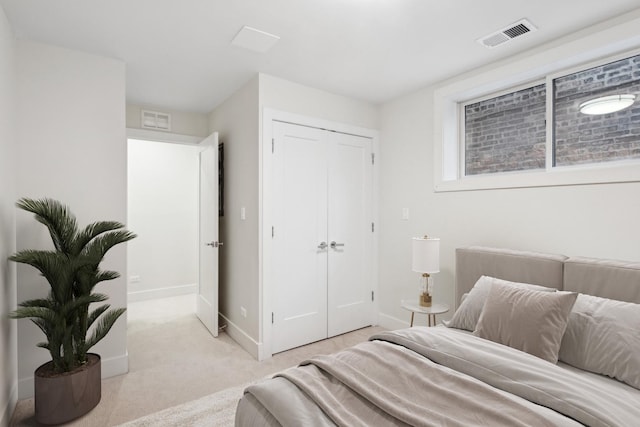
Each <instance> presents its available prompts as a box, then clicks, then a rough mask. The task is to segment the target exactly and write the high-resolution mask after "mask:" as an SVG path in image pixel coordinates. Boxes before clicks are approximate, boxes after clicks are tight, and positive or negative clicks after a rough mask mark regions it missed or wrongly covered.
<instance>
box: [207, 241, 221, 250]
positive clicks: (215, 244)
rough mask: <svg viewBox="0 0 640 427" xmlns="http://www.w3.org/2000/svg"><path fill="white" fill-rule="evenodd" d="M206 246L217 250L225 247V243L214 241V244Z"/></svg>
mask: <svg viewBox="0 0 640 427" xmlns="http://www.w3.org/2000/svg"><path fill="white" fill-rule="evenodd" d="M205 245H207V246H211V247H212V248H217V247H220V246H222V245H224V243H222V242H217V241H213V242H209V243H205Z"/></svg>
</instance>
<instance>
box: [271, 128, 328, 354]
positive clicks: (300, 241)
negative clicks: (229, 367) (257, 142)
mask: <svg viewBox="0 0 640 427" xmlns="http://www.w3.org/2000/svg"><path fill="white" fill-rule="evenodd" d="M273 132H274V141H275V142H274V149H273V154H272V155H273V161H272V164H273V193H272V194H273V204H272V205H273V206H274V228H273V233H272V234H273V258H272V262H273V264H272V266H273V270H272V271H273V276H272V278H273V280H272V283H273V287H274V295H275V298H274V301H273V304H272V307H273V314H272V322H273V328H272V346H271V351H272V352H273V353H277V352H280V351H283V350H287V349H290V348H293V347H297V346H300V345H304V344H307V343H310V342H313V341H318V340H321V339H324V338H326V337H327V251H328V242H327V210H326V203H327V184H326V157H327V145H326V143H325V142H324V140H323V137H324V135H323V134H324V132H323V131H321V130H319V129H314V128H309V127H305V126H297V125H291V124H287V123H281V122H273ZM323 243H324V244H323Z"/></svg>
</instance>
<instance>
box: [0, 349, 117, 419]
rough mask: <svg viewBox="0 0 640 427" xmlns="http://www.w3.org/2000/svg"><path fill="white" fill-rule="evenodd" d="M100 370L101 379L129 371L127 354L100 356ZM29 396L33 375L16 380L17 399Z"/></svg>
mask: <svg viewBox="0 0 640 427" xmlns="http://www.w3.org/2000/svg"><path fill="white" fill-rule="evenodd" d="M100 371H101V376H102V378H103V379H104V378H110V377H115V376H117V375H122V374H126V373H127V372H129V354H128V353H125V354H123V355H121V356H116V357H110V358H108V359H106V358H102V361H101V366H100ZM31 397H33V376H29V377H26V378H22V379H21V380H19V381H18V399H28V398H31ZM14 406H15V405H14ZM1 425H2V424H0V426H1Z"/></svg>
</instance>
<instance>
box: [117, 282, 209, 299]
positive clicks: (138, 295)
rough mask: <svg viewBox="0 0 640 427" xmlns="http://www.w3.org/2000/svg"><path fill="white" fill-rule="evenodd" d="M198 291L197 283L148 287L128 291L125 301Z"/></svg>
mask: <svg viewBox="0 0 640 427" xmlns="http://www.w3.org/2000/svg"><path fill="white" fill-rule="evenodd" d="M197 291H198V284H197V283H192V284H190V285H180V286H170V287H167V288H158V289H148V290H144V291H135V292H129V293H128V294H127V302H139V301H147V300H151V299H158V298H169V297H176V296H179V295H187V294H195V293H196V292H197Z"/></svg>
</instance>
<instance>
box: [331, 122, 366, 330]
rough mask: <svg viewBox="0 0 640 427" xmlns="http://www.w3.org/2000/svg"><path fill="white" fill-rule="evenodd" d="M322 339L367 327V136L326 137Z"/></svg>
mask: <svg viewBox="0 0 640 427" xmlns="http://www.w3.org/2000/svg"><path fill="white" fill-rule="evenodd" d="M329 137H330V142H329V155H328V158H329V162H328V167H327V171H328V175H327V182H328V186H329V188H328V195H329V197H328V203H327V210H328V231H329V234H328V239H329V253H328V256H329V260H328V268H329V273H328V282H327V292H328V335H329V336H330V337H332V336H335V335H339V334H342V333H345V332H348V331H353V330H355V329H359V328H362V327H365V326H369V325H371V319H372V310H373V295H372V280H373V277H372V276H373V275H372V268H373V264H372V263H373V253H372V251H373V229H372V221H373V205H372V203H373V202H372V187H373V165H372V163H373V159H372V156H371V152H372V147H371V144H372V142H371V138H365V137H360V136H354V135H347V134H344V133H337V132H333V133H329Z"/></svg>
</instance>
